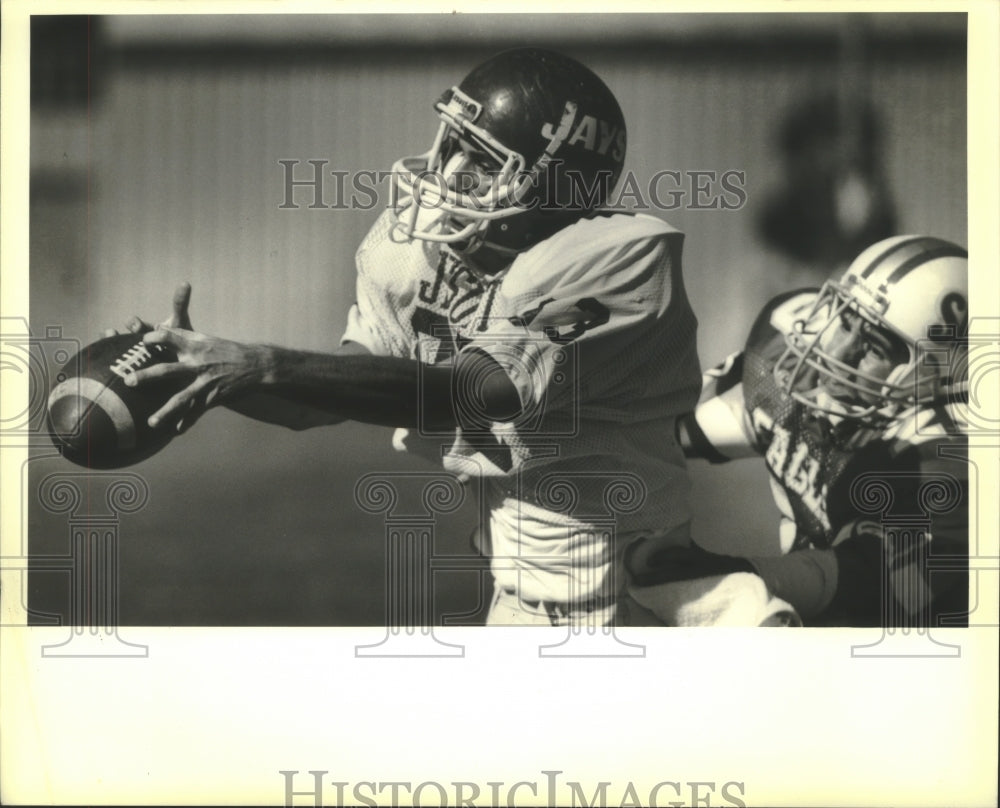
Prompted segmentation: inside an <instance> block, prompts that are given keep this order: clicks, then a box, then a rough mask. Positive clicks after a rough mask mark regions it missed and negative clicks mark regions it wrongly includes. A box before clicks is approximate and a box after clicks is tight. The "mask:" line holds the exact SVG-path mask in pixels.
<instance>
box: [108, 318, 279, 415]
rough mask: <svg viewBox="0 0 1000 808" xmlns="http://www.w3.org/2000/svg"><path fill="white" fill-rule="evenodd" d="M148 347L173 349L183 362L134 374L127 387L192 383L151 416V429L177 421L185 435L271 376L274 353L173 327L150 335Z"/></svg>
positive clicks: (129, 378)
mask: <svg viewBox="0 0 1000 808" xmlns="http://www.w3.org/2000/svg"><path fill="white" fill-rule="evenodd" d="M143 342H145V343H146V344H147V345H163V346H166V347H168V348H170V349H171V350H173V352H174V353H175V354H176V355H177V361H176V362H164V363H160V364H156V365H151V366H150V367H148V368H144V369H143V370H138V371H135V372H134V373H130V374H129V375H128V377H127V379H126V380H125V383H126V384H128V385H129V386H135V385H139V384H143V383H144V382H147V381H151V380H153V379H177V380H180V381H188V384H187V385H186V386H185V387H184V388H183V389H182V390H180V391H179V392H178V393H176V394H175V395H173V396H171V398H170V399H168V400H167V402H166V403H165V404H164V405H163V406H162V407H160V409H159V410H157V411H156V412H155V413H153V415H151V416H150V418H149V425H150V426H151V427H156V426H158V425H159V424H160V423H162V422H164V421H172V420H175V421H176V429H177V431H178V432H183V431H185V430H187V429H189V428H190V427H191V425H192V424H194V422H195V421H197V420H198V418H200V417H201V416H202V415H203V414H204V413H205V411H206V410H207V409H208V408H209V407H213V406H216V405H218V404H221V403H224V402H225V401H227V400H229V399H231V398H233V397H235V396H237V395H239V394H241V393H245V392H248V391H250V390H252V389H254V388H255V386H256V385H257V384H258V383H259V382H261V381H262V380H263V379H264V377H265V372H266V358H267V355H268V351H267V349H266V348H264V347H263V346H257V345H244V344H241V343H238V342H232V341H230V340H225V339H220V338H219V337H212V336H209V335H207V334H200V333H198V332H196V331H191V330H190V329H186V328H179V327H173V326H160V327H159V328H156V329H154V330H153V331H149V332H147V333H146V335H145V336H144V337H143Z"/></svg>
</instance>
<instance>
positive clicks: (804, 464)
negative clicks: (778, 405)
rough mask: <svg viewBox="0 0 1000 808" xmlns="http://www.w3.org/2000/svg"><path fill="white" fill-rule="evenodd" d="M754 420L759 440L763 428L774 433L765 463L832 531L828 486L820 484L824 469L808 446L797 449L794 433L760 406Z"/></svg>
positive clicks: (778, 479) (823, 524)
mask: <svg viewBox="0 0 1000 808" xmlns="http://www.w3.org/2000/svg"><path fill="white" fill-rule="evenodd" d="M752 420H753V424H754V431H755V432H756V433H757V435H758V437H759V435H760V428H761V427H763V428H764V429H765V430H766V431H768V432H770V433H771V441H770V443H769V444H768V447H767V451H766V452H765V453H764V461H765V462H766V463H767V467H768V468H769V469H770V470H771V473H772V474H773V475H774V477H775V479H776V481H777V482H779V483H780V484H781V485H782V486H783V487H784V488H785V489H786V490H787V491H788V492H789V493H791V494H794V495H795V496H796V497H797V498H798V499H799V501H801V502H802V504H803V505H804V506H805V507H806V508H807V509H808V510H809V512H810V513H811V514H812V515H813V516H814V517H815V518H816V519H817V520H818V521H819V522H820V524H821V525H822V526H823V528H824V529H825V530H827V531H829V530H830V519H829V517H828V516H827V513H826V497H827V486H826V483H820V481H819V475H820V471H821V466H820V463H819V461H818V460H817V459H816V458H815V457H813V456H812V455H811V454H810V453H809V446H808V444H806V443H804V442H801V441H799V442H797V443H796V444H795V446H794V447H793V446H792V441H791V433H790V432H789V431H788V430H787V429H786V428H785V427H783V426H781V425H780V424H775V423H774V421H773V419H772V418H771V417H770V416H769V415H767V414H766V413H765V412H764V411H763V410H762V409H761V408H759V407H758V408H757V409H755V410H754V412H753V415H752Z"/></svg>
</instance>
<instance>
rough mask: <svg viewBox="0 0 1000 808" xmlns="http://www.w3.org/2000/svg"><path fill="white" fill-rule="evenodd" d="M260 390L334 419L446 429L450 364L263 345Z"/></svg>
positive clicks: (450, 421)
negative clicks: (434, 364) (265, 352)
mask: <svg viewBox="0 0 1000 808" xmlns="http://www.w3.org/2000/svg"><path fill="white" fill-rule="evenodd" d="M266 351H267V358H266V360H265V371H264V373H263V374H262V376H261V381H260V385H259V392H264V393H271V394H275V395H278V396H280V397H281V398H283V399H285V400H287V401H289V402H292V403H294V404H296V405H299V406H303V407H307V408H311V409H316V410H320V411H322V412H325V413H327V414H328V415H329V416H330V417H331V418H332V419H334V420H331V421H330V422H331V423H334V422H336V420H343V419H350V420H355V421H363V422H365V423H370V424H378V425H381V426H394V427H408V428H416V427H421V426H422V427H425V428H432V429H443V428H449V427H452V426H454V425H455V423H456V419H455V415H454V412H453V407H452V404H451V389H452V373H453V370H452V368H450V367H430V366H426V365H423V366H422V365H420V364H419V363H418V362H416V361H414V360H409V359H397V358H394V357H384V356H369V355H353V356H337V355H331V354H321V353H311V352H307V351H294V350H289V349H287V348H272V347H269V348H267V349H266Z"/></svg>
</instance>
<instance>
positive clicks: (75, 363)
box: [48, 334, 186, 469]
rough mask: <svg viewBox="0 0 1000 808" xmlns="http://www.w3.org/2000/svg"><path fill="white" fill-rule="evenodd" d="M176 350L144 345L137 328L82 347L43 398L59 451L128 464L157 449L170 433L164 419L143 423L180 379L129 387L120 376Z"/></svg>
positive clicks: (95, 462) (108, 464) (92, 462)
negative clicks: (157, 423)
mask: <svg viewBox="0 0 1000 808" xmlns="http://www.w3.org/2000/svg"><path fill="white" fill-rule="evenodd" d="M176 359H177V357H176V355H175V354H174V353H173V352H172V351H171V350H170V349H168V348H165V347H163V346H161V345H146V344H145V343H144V342H143V341H142V335H141V334H116V335H115V336H111V337H105V338H104V339H100V340H98V341H97V342H94V343H92V344H90V345H88V346H87V347H86V348H83V349H82V350H81V351H80V352H79V353H78V354H77V355H76V356H74V357H73V358H72V359H70V360H69V362H67V363H66V364H65V365H64V366H63V368H62V370H61V371H60V373H59V374H58V375H57V377H56V378H57V379H58V381H57V383H56V384H55V385H54V386H53V387H52V390H51V391H50V393H49V399H48V428H49V434H50V436H51V437H52V442H53V443H54V444H55V445H56V447H57V448H59V449H60V450H62V453H63V456H64V457H65V458H66V459H67V460H70V461H72V462H73V463H76V464H78V465H81V466H86V467H87V468H94V469H113V468H122V467H124V466H130V465H132V464H134V463H138V462H139V461H141V460H145V459H146V458H148V457H150V456H151V455H153V454H155V453H156V452H158V451H160V450H161V449H162V448H163V447H164V446H166V445H167V443H169V442H170V439H171V438H172V437H173V436H174V434H175V430H174V429H173V427H172V426H171V425H169V424H164V425H161V426H160V427H157V428H156V429H152V428H151V427H150V426H149V424H148V423H147V419H148V418H149V416H150V415H152V414H153V413H154V412H156V411H157V410H158V409H159V408H160V407H161V406H162V405H163V404H164V403H165V402H166V401H167V399H168V398H170V396H172V395H173V394H174V393H176V392H177V391H178V390H180V389H182V388H183V386H184V385H185V383H186V382H185V381H184V380H177V379H164V380H150V381H149V382H146V383H144V384H142V385H140V386H138V387H129V386H127V385H126V384H125V378H126V377H127V376H128V374H130V373H134V372H135V371H137V370H141V369H142V368H147V367H149V366H150V365H154V364H158V363H160V362H174V361H176Z"/></svg>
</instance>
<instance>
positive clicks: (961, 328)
mask: <svg viewBox="0 0 1000 808" xmlns="http://www.w3.org/2000/svg"><path fill="white" fill-rule="evenodd" d="M851 314H853V315H856V316H858V317H860V318H861V320H862V328H863V329H869V328H875V329H878V330H879V331H880V332H881V333H882V334H888V335H890V338H892V339H894V342H896V343H898V342H899V341H902V343H903V345H905V351H904V353H906V354H907V356H906V357H905V359H904V360H903V361H902V362H899V363H898V364H896V365H895V366H894V367H893V368H892V370H891V371H890V372H889V374H888V375H887V376H886V377H885V378H880V377H876V376H873V375H870V374H867V373H864V372H861V371H859V369H858V368H857V367H854V366H853V365H851V364H848V363H846V362H844V361H842V360H841V359H840V358H838V357H836V356H832V355H831V354H830V353H829V352H827V351H826V350H825V349H824V344H825V342H826V341H827V336H826V335H827V334H828V333H829V332H830V330H831V329H832V328H834V327H838V324H839V323H840V322H841V318H843V317H846V316H850V315H851ZM967 324H968V253H967V252H966V251H965V250H964V249H963V248H962V247H959V246H958V245H956V244H953V243H951V242H948V241H944V240H942V239H938V238H933V237H930V236H895V237H893V238H889V239H885V240H884V241H879V242H877V243H876V244H873V245H872V246H871V247H869V248H868V249H866V250H865V251H864V252H862V253H861V255H859V256H858V257H857V258H856V259H855V260H854V262H853V263H852V264H851V265H850V267H848V269H847V271H846V272H845V273H844V274H843V277H841V278H840V279H839V280H830V281H827V282H826V283H825V284H824V285H823V287H822V289H821V290H820V292H819V294H818V296H817V298H816V302H815V304H814V305H813V307H812V309H811V310H810V311H809V312H808V314H807V315H806V316H805V317H804V318H803V319H800V320H798V321H797V322H796V323H795V324H794V326H793V328H792V329H791V330H790V331H789V332H788V333H786V335H785V342H786V345H787V348H786V350H785V352H784V354H782V356H781V358H780V359H779V360H778V362H777V363H776V364H775V368H774V374H775V379H776V380H777V382H778V384H779V386H781V387H782V389H784V390H785V392H787V393H788V394H789V395H790V396H792V397H793V398H794V399H796V400H797V401H800V402H801V403H803V404H806V405H807V406H809V407H810V408H813V409H816V410H820V411H822V412H826V413H832V414H835V415H839V416H842V417H847V418H855V419H860V420H862V421H866V422H868V423H871V424H881V423H885V422H886V421H888V420H891V419H892V418H893V417H895V416H896V415H898V414H899V413H900V412H902V411H904V410H906V409H910V408H912V407H915V406H918V405H922V404H928V403H930V402H934V401H940V400H941V399H943V398H945V397H946V396H948V395H955V394H958V393H960V392H961V391H963V390H964V385H965V376H966V363H965V355H966V329H967ZM831 386H832V387H835V388H836V389H839V390H848V391H852V393H853V394H855V395H853V396H850V398H851V401H850V402H845V401H844V397H843V396H840V397H838V398H837V399H836V400H834V399H832V398H831V396H830V395H829V388H830V387H831Z"/></svg>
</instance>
